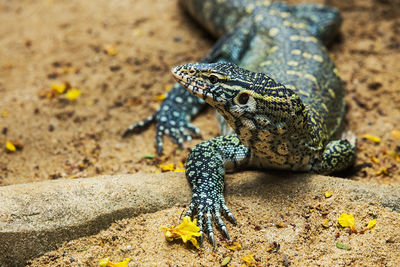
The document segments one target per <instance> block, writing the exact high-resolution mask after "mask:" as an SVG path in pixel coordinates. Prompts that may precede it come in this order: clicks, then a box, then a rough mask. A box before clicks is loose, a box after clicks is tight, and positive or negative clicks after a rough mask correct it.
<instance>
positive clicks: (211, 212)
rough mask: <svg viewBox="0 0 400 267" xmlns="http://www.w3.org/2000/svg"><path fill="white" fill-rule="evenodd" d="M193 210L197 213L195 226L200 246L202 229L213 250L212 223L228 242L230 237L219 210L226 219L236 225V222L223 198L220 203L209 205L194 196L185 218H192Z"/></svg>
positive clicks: (202, 236)
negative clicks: (198, 233) (198, 231)
mask: <svg viewBox="0 0 400 267" xmlns="http://www.w3.org/2000/svg"><path fill="white" fill-rule="evenodd" d="M200 203H201V204H200ZM194 210H196V211H197V225H198V227H200V234H201V236H200V240H199V244H200V246H202V244H203V240H204V227H205V232H206V233H207V236H208V239H209V241H210V243H211V244H212V246H213V248H215V235H214V229H213V221H214V223H215V225H216V226H217V228H218V229H219V230H220V231H221V232H222V234H223V235H224V236H225V238H226V239H227V240H230V236H229V233H228V230H227V227H226V224H225V223H224V221H223V219H222V216H221V212H220V210H223V212H224V213H225V214H226V215H227V217H228V218H229V219H230V221H232V222H233V223H234V224H236V220H235V218H234V217H233V215H232V213H231V211H230V210H229V209H228V208H227V207H226V205H225V201H224V200H223V197H222V196H221V198H220V203H214V204H211V205H210V204H209V203H207V201H201V200H200V199H199V198H198V195H197V194H194V197H193V199H192V202H191V203H190V205H189V207H188V210H187V212H186V213H185V216H190V217H194Z"/></svg>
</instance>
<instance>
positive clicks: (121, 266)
mask: <svg viewBox="0 0 400 267" xmlns="http://www.w3.org/2000/svg"><path fill="white" fill-rule="evenodd" d="M130 260H131V259H130V258H126V259H125V260H123V261H121V262H116V263H113V262H111V261H110V258H104V259H101V260H100V262H99V265H100V267H127V266H128V263H129V261H130Z"/></svg>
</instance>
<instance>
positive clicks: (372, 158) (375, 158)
mask: <svg viewBox="0 0 400 267" xmlns="http://www.w3.org/2000/svg"><path fill="white" fill-rule="evenodd" d="M371 161H372V162H373V163H376V164H379V163H380V160H379V159H378V158H377V157H374V156H372V157H371Z"/></svg>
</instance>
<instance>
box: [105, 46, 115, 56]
mask: <svg viewBox="0 0 400 267" xmlns="http://www.w3.org/2000/svg"><path fill="white" fill-rule="evenodd" d="M104 51H105V52H106V53H107V55H109V56H114V55H116V54H117V53H118V50H117V46H116V45H112V44H109V45H105V46H104Z"/></svg>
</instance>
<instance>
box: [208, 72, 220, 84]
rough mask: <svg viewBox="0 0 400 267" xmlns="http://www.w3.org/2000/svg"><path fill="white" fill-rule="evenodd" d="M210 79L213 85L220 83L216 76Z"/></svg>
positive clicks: (211, 76)
mask: <svg viewBox="0 0 400 267" xmlns="http://www.w3.org/2000/svg"><path fill="white" fill-rule="evenodd" d="M209 79H210V82H211V83H213V84H214V83H217V82H218V81H219V78H218V77H217V76H216V75H213V74H211V75H210V77H209Z"/></svg>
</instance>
